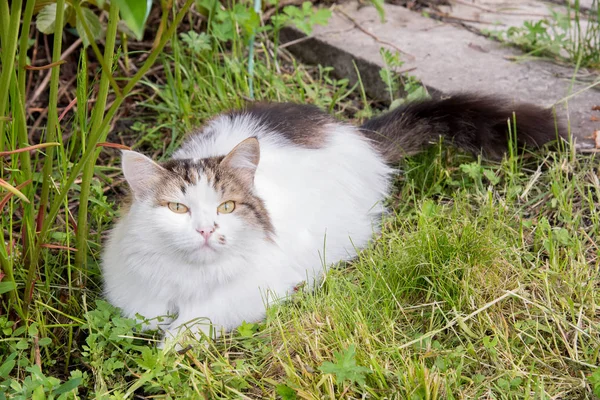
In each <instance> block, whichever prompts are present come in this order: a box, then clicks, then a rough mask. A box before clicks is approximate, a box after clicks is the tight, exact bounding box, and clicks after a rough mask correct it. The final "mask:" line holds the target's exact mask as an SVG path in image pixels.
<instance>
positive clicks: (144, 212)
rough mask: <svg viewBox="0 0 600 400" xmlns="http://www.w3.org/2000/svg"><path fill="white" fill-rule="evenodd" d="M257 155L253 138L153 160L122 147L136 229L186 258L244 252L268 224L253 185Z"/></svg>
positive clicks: (268, 230)
mask: <svg viewBox="0 0 600 400" xmlns="http://www.w3.org/2000/svg"><path fill="white" fill-rule="evenodd" d="M259 159H260V147H259V144H258V140H257V139H256V138H249V139H246V140H244V141H243V142H241V143H240V144H238V145H237V146H236V147H235V148H234V149H233V150H232V151H231V152H230V153H229V154H227V155H226V156H222V157H212V158H205V159H173V160H170V161H167V162H166V163H164V164H160V165H159V164H157V163H155V162H154V161H152V160H151V159H149V158H148V157H146V156H144V155H142V154H140V153H136V152H134V151H124V152H123V157H122V160H123V174H124V175H125V179H126V180H127V182H128V183H129V186H130V187H131V190H132V192H133V197H134V199H133V204H132V211H133V209H134V208H135V215H136V217H135V218H136V220H135V221H133V222H134V223H135V224H136V225H137V228H138V229H141V230H142V232H143V231H146V232H148V234H149V235H152V237H154V238H160V239H161V240H160V242H161V243H160V244H159V246H161V247H162V248H160V249H157V250H158V251H160V252H161V253H163V254H164V253H167V254H169V255H172V256H173V257H180V258H181V259H184V260H186V261H188V262H192V263H211V262H214V261H218V260H219V259H220V258H221V257H224V256H226V255H228V254H234V253H236V252H240V253H243V252H247V251H249V250H251V249H252V247H253V244H255V243H256V241H257V240H260V241H264V240H269V239H270V237H271V235H272V234H273V227H272V225H271V220H270V218H269V214H268V212H267V210H266V208H265V206H264V203H263V201H262V200H261V199H260V198H259V197H257V196H256V194H255V190H254V174H255V172H256V168H257V166H258V162H259Z"/></svg>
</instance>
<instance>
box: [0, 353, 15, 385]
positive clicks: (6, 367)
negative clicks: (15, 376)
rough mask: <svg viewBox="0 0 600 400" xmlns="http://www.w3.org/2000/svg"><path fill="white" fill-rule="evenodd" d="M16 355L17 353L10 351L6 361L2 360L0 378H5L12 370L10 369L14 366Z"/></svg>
mask: <svg viewBox="0 0 600 400" xmlns="http://www.w3.org/2000/svg"><path fill="white" fill-rule="evenodd" d="M16 357H17V353H11V354H10V355H9V356H8V357H7V359H6V361H4V363H3V364H2V366H0V378H3V379H4V378H6V377H7V376H8V374H10V371H12V369H13V368H14V367H15V364H16V361H15V358H16Z"/></svg>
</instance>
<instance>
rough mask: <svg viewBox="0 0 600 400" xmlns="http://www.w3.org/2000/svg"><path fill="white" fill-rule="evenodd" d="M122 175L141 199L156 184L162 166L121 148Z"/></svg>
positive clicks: (141, 155)
mask: <svg viewBox="0 0 600 400" xmlns="http://www.w3.org/2000/svg"><path fill="white" fill-rule="evenodd" d="M121 163H122V166H123V175H125V180H127V183H129V187H131V190H132V191H133V194H134V195H135V197H137V198H138V199H143V198H144V197H146V196H147V195H148V194H149V193H150V192H151V191H152V188H154V187H155V185H156V184H157V182H158V180H159V177H160V174H161V172H162V171H163V167H161V166H160V165H158V164H157V163H155V162H154V161H152V160H151V159H150V158H148V157H146V156H145V155H143V154H140V153H137V152H135V151H130V150H123V151H122V155H121Z"/></svg>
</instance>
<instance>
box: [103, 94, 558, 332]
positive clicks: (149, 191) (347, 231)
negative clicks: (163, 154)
mask: <svg viewBox="0 0 600 400" xmlns="http://www.w3.org/2000/svg"><path fill="white" fill-rule="evenodd" d="M513 112H514V113H515V114H516V123H517V136H518V141H519V143H520V144H522V145H529V146H534V147H535V146H538V145H541V144H544V143H546V142H549V141H552V140H555V139H556V138H557V133H556V132H557V131H556V129H555V119H554V117H553V114H552V112H551V111H550V110H546V109H542V108H539V107H536V106H532V105H527V104H513V103H511V102H507V101H503V100H500V99H496V98H491V97H482V96H472V95H465V94H460V95H456V96H453V97H451V98H447V99H443V100H430V101H425V102H420V103H415V104H410V105H407V106H404V107H401V108H398V109H395V110H394V111H391V112H388V113H386V114H384V115H382V116H380V117H377V118H374V119H372V120H370V121H368V122H366V123H365V124H364V125H362V126H361V127H355V126H352V125H349V124H347V123H343V122H340V121H338V120H336V119H334V118H332V117H331V116H329V115H327V114H326V113H324V112H322V111H320V110H319V109H318V108H316V107H313V106H307V105H296V104H261V105H253V106H251V107H249V108H248V109H246V110H242V111H234V112H231V113H228V114H223V115H220V116H218V117H216V118H214V119H213V120H211V121H210V122H209V123H208V124H207V125H206V126H205V127H204V128H202V129H201V130H199V131H197V132H196V133H193V134H192V135H191V136H190V138H189V140H188V141H187V142H186V143H185V144H184V145H183V146H182V147H181V148H180V149H179V150H178V151H177V152H176V153H175V154H174V155H173V158H172V159H171V160H169V161H167V162H165V163H163V164H157V163H155V162H154V161H152V160H151V159H149V158H148V157H146V156H144V155H142V154H139V153H136V152H133V151H124V152H123V173H124V175H125V178H126V180H127V182H128V183H129V186H130V187H131V190H132V192H133V199H132V202H131V204H130V207H129V208H128V210H126V211H124V215H123V216H122V218H121V219H120V220H119V221H118V223H117V224H116V226H115V227H114V229H113V230H112V232H111V233H110V238H109V240H108V242H107V243H106V247H105V250H104V254H103V260H102V272H103V277H104V284H105V296H106V298H107V299H108V300H109V301H110V302H111V303H112V304H114V305H115V306H117V307H120V308H121V309H122V311H123V314H124V315H126V316H130V317H134V316H136V314H140V315H142V316H144V317H146V318H149V319H151V320H150V322H149V323H148V324H147V325H146V326H147V327H148V328H157V327H159V326H160V327H161V328H163V329H164V330H165V331H166V334H167V336H166V338H167V339H169V338H170V337H176V336H177V335H178V334H179V333H183V332H184V331H186V332H191V333H192V334H197V333H198V332H199V331H200V330H201V331H203V332H205V333H207V332H209V331H208V329H209V326H210V325H209V321H210V322H212V324H214V326H215V327H216V331H217V332H219V331H220V330H221V329H225V330H230V329H232V328H235V327H236V326H238V325H240V324H241V323H242V322H243V321H247V322H251V321H258V320H260V319H262V318H263V317H264V316H265V307H266V306H267V305H268V303H269V302H271V301H273V300H277V299H282V298H285V297H286V296H287V295H288V294H290V293H291V292H292V291H293V289H294V287H295V286H296V285H298V284H299V283H301V282H302V281H308V282H314V281H315V280H318V279H319V277H320V276H322V273H323V271H324V270H325V269H326V267H327V266H329V265H331V264H333V263H337V262H338V261H340V260H348V259H351V258H353V257H355V256H356V251H357V250H360V249H363V248H364V247H365V246H367V244H368V243H369V241H370V240H371V239H372V238H373V236H374V235H377V233H378V231H379V224H380V220H381V217H382V215H383V214H384V213H385V208H384V204H383V203H384V201H385V199H386V198H387V197H388V196H389V195H390V190H391V185H390V182H391V179H392V177H393V174H394V169H393V168H392V167H391V166H390V165H392V164H393V163H395V162H397V161H398V160H399V159H400V158H402V157H403V156H405V155H408V154H413V153H416V152H418V151H419V150H421V149H423V148H424V147H425V146H427V145H428V144H430V143H436V142H437V141H438V139H439V137H440V136H443V137H444V139H445V141H446V142H450V143H453V144H454V145H455V146H458V147H461V148H463V149H467V150H470V151H473V152H479V151H483V152H484V154H486V155H487V156H491V157H499V156H501V155H502V154H503V153H504V151H505V150H506V148H507V141H508V139H507V127H508V121H509V120H511V121H512V116H513ZM160 316H163V318H162V319H160V318H157V317H160ZM188 328H189V330H188Z"/></svg>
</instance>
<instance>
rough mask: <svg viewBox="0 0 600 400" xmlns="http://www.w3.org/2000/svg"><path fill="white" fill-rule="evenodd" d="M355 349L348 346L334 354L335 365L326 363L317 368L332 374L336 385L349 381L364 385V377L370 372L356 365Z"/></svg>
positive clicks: (352, 346)
mask: <svg viewBox="0 0 600 400" xmlns="http://www.w3.org/2000/svg"><path fill="white" fill-rule="evenodd" d="M355 355H356V347H355V346H354V345H350V346H349V347H348V348H347V349H346V350H344V351H340V352H335V353H334V357H335V363H332V362H329V361H326V362H324V363H323V365H321V366H320V367H319V369H320V370H321V372H324V373H326V374H333V375H334V376H335V378H336V379H337V381H338V383H342V382H344V381H350V382H352V383H358V384H359V385H361V386H362V385H364V384H365V382H366V377H365V375H366V374H368V373H370V372H371V370H370V369H368V368H365V367H362V366H360V365H356V358H355Z"/></svg>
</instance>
